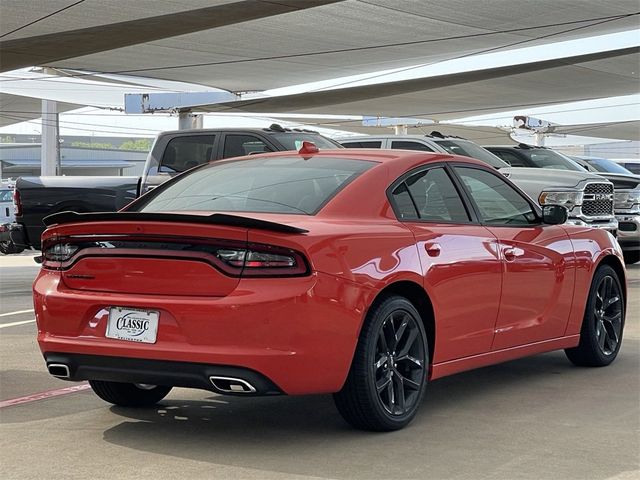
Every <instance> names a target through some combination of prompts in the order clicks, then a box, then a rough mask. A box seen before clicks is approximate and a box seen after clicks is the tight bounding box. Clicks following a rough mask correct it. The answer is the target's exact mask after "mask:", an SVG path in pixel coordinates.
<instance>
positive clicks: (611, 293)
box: [593, 275, 622, 356]
mask: <svg viewBox="0 0 640 480" xmlns="http://www.w3.org/2000/svg"><path fill="white" fill-rule="evenodd" d="M593 317H594V320H595V323H596V325H595V329H596V337H597V339H598V347H600V351H601V352H602V353H603V354H604V355H607V356H608V355H612V354H613V353H614V352H615V351H616V350H617V348H618V344H619V343H620V338H621V337H622V293H621V292H620V286H619V285H618V283H617V282H616V281H615V280H614V279H613V277H612V276H611V275H607V276H605V277H604V278H602V279H601V280H600V283H599V285H598V287H597V288H596V301H595V305H594V310H593Z"/></svg>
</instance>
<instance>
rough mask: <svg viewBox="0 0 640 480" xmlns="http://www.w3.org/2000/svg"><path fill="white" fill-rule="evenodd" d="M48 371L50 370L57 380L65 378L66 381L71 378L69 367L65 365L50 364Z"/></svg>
mask: <svg viewBox="0 0 640 480" xmlns="http://www.w3.org/2000/svg"><path fill="white" fill-rule="evenodd" d="M47 369H48V370H49V373H50V374H51V375H53V376H54V377H56V378H63V379H66V380H68V379H69V378H71V372H70V371H69V366H68V365H65V364H64V363H50V364H49V365H47Z"/></svg>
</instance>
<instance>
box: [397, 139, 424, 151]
mask: <svg viewBox="0 0 640 480" xmlns="http://www.w3.org/2000/svg"><path fill="white" fill-rule="evenodd" d="M391 148H394V149H402V150H418V151H420V152H433V151H434V150H433V149H432V148H430V147H428V146H427V145H425V144H424V143H420V142H411V141H409V140H394V141H393V142H391Z"/></svg>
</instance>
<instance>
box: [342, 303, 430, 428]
mask: <svg viewBox="0 0 640 480" xmlns="http://www.w3.org/2000/svg"><path fill="white" fill-rule="evenodd" d="M428 366H429V347H428V343H427V336H426V333H425V329H424V325H423V322H422V319H421V317H420V313H418V311H417V310H416V308H415V307H414V306H413V304H412V303H411V302H409V301H408V300H407V299H406V298H403V297H400V296H395V295H394V296H388V297H385V298H383V299H382V300H380V301H378V302H376V304H375V305H374V306H373V307H372V308H371V310H370V312H369V314H368V315H367V318H366V319H365V322H364V325H363V327H362V332H361V333H360V339H359V341H358V345H357V347H356V352H355V355H354V358H353V362H352V364H351V369H350V371H349V375H348V377H347V380H346V382H345V384H344V387H343V388H342V390H340V391H339V392H338V393H336V394H334V400H335V404H336V407H337V408H338V411H339V412H340V414H341V415H342V417H343V418H344V419H345V420H346V421H347V422H348V423H350V424H351V425H352V426H354V427H355V428H359V429H362V430H372V431H391V430H398V429H400V428H403V427H404V426H405V425H407V424H408V423H409V422H410V421H411V420H412V419H413V417H414V416H415V415H416V413H417V411H418V408H419V407H420V403H421V401H422V398H423V396H424V392H425V390H426V385H427V372H428Z"/></svg>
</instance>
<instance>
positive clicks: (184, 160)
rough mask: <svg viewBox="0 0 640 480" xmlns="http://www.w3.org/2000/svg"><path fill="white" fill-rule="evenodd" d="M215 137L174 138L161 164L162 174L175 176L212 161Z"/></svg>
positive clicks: (168, 145)
mask: <svg viewBox="0 0 640 480" xmlns="http://www.w3.org/2000/svg"><path fill="white" fill-rule="evenodd" d="M214 141H215V135H194V136H180V137H175V138H172V139H171V140H170V141H169V143H167V147H166V149H165V151H164V155H163V156H162V161H161V162H160V168H159V169H158V171H159V172H160V173H169V174H175V173H180V172H184V171H185V170H189V169H190V168H193V167H196V166H198V165H201V164H203V163H207V162H208V161H209V160H211V156H212V153H213V142H214Z"/></svg>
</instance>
